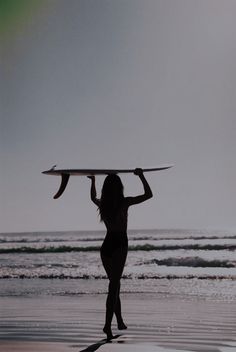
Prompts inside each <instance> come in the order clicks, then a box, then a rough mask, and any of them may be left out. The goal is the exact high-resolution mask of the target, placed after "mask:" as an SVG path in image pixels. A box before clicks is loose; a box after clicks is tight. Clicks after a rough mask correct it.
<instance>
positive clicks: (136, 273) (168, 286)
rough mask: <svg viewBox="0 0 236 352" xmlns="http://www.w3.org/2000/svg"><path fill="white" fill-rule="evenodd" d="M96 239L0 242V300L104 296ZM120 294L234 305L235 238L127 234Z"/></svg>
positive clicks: (79, 234) (53, 235)
mask: <svg viewBox="0 0 236 352" xmlns="http://www.w3.org/2000/svg"><path fill="white" fill-rule="evenodd" d="M104 236H105V232H104V231H74V232H71V231H70V232H32V233H1V234H0V283H1V285H0V296H8V297H9V296H32V295H33V296H34V295H60V296H69V295H84V294H90V295H92V294H100V293H101V294H104V293H106V292H107V284H108V281H107V278H106V275H105V271H104V269H103V267H102V263H101V259H100V253H99V249H100V246H101V244H102V241H103V239H104ZM128 238H129V253H128V257H127V262H126V266H125V269H124V273H123V279H122V287H121V291H122V292H125V293H127V294H129V293H156V294H180V295H183V294H185V295H198V296H204V297H206V298H207V297H210V298H212V297H213V298H219V299H227V300H229V299H233V300H234V299H235V298H236V233H233V232H229V231H213V230H211V231H206V230H179V229H170V230H168V229H165V230H161V229H158V230H130V231H128Z"/></svg>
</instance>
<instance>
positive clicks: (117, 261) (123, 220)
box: [89, 169, 152, 340]
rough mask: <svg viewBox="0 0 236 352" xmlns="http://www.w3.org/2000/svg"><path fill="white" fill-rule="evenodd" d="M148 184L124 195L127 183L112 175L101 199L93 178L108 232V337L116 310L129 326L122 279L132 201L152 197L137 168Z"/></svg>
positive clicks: (93, 197) (105, 256)
mask: <svg viewBox="0 0 236 352" xmlns="http://www.w3.org/2000/svg"><path fill="white" fill-rule="evenodd" d="M134 174H135V175H137V176H139V178H140V180H141V181H142V184H143V187H144V194H142V195H139V196H136V197H124V194H123V184H122V182H121V179H120V177H119V176H118V175H115V174H114V175H113V174H112V175H108V176H107V177H106V179H105V181H104V184H103V187H102V194H101V199H97V192H96V187H95V177H94V176H89V178H90V179H91V181H92V182H91V192H90V195H91V200H92V201H93V202H94V203H95V204H96V205H97V206H98V208H99V212H100V217H101V221H103V222H104V224H105V225H106V228H107V234H106V237H105V239H104V242H103V244H102V247H101V251H100V253H101V259H102V263H103V266H104V269H105V271H106V273H107V276H108V279H109V289H108V295H107V301H106V322H105V326H104V328H103V331H104V333H105V334H106V335H107V339H108V340H109V339H111V338H112V337H113V335H112V330H111V322H112V317H113V315H114V313H115V315H116V319H117V325H118V329H119V330H123V329H127V326H126V325H125V323H124V321H123V318H122V314H121V303H120V279H121V275H122V272H123V269H124V265H125V261H126V257H127V251H128V238H127V233H126V232H127V217H128V216H127V215H128V208H129V206H131V205H134V204H138V203H142V202H144V201H145V200H147V199H149V198H151V197H152V191H151V189H150V186H149V184H148V182H147V180H146V179H145V177H144V175H143V171H142V169H135V172H134Z"/></svg>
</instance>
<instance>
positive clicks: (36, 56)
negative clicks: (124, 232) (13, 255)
mask: <svg viewBox="0 0 236 352" xmlns="http://www.w3.org/2000/svg"><path fill="white" fill-rule="evenodd" d="M22 4H24V9H23V10H22V9H20V8H19V6H18V8H17V9H16V11H15V13H14V16H13V15H12V18H11V16H10V15H11V13H10V15H9V16H8V23H6V25H5V28H4V26H2V27H1V28H0V30H1V33H0V41H1V72H0V74H1V79H0V89H1V121H0V124H1V125H0V165H1V167H0V170H1V171H0V173H1V174H0V198H1V204H0V206H1V208H0V232H25V231H67V230H85V229H87V230H95V229H103V228H104V225H103V224H101V223H100V222H99V217H98V213H97V209H96V207H95V206H94V204H92V202H91V201H90V199H89V189H90V182H89V180H88V179H87V178H86V177H74V178H71V179H70V181H69V184H68V186H67V189H66V191H65V193H64V194H63V195H62V197H61V198H59V199H58V200H54V199H53V195H54V194H55V193H56V191H57V189H58V187H59V184H60V178H57V177H52V176H46V175H43V174H42V173H41V172H42V171H44V170H47V169H49V168H51V167H52V166H53V165H54V164H57V166H58V168H133V167H153V166H159V165H163V164H174V167H173V168H172V169H170V170H167V171H161V172H157V173H149V174H146V177H147V180H148V182H149V183H150V186H151V188H152V190H153V194H154V197H153V198H152V199H151V200H149V201H147V202H145V203H143V204H140V205H136V206H133V207H132V208H131V209H130V210H129V228H130V229H147V228H150V229H153V228H154V229H157V228H185V229H186V228H187V229H216V230H217V229H223V230H228V229H230V230H233V231H234V230H236V217H235V211H236V210H235V209H236V188H235V181H236V164H235V149H236V148H235V147H236V116H235V112H236V40H235V38H236V21H235V14H236V2H235V1H234V0H198V1H195V0H178V1H176V0H145V1H141V0H129V1H127V0H117V1H112V0H98V1H92V0H69V1H67V0H50V1H49V0H42V1H41V2H40V3H39V2H37V1H33V2H32V1H31V2H28V3H27V1H26V0H24V1H23V2H22ZM32 4H33V5H32ZM121 179H122V182H123V184H124V188H125V195H137V194H140V193H142V192H143V189H142V185H141V182H140V180H139V179H138V177H137V176H135V175H132V174H131V175H126V176H121ZM103 180H104V177H102V176H99V177H97V180H96V181H97V190H98V196H99V195H100V190H101V187H102V182H103Z"/></svg>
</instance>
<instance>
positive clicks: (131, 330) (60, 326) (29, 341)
mask: <svg viewBox="0 0 236 352" xmlns="http://www.w3.org/2000/svg"><path fill="white" fill-rule="evenodd" d="M105 299H106V296H105V295H104V294H94V295H76V296H67V297H65V296H32V297H22V296H21V297H0V315H1V322H0V351H1V352H21V351H25V352H41V351H42V352H54V351H57V352H60V351H63V352H67V351H72V352H73V351H78V352H79V351H87V352H91V351H95V350H99V351H101V352H106V351H111V352H112V351H114V352H116V351H123V352H131V351H132V352H139V351H140V352H141V351H147V352H169V351H173V350H178V351H179V350H183V351H199V352H200V351H201V352H219V351H221V352H234V351H235V350H236V304H235V303H236V302H235V301H234V300H226V299H219V298H218V299H212V298H211V299H209V298H207V299H206V298H204V297H197V296H194V297H190V296H183V295H162V294H155V295H154V294H124V295H122V302H123V315H124V318H125V321H126V323H127V325H128V330H126V331H123V332H120V331H119V330H117V328H116V325H115V324H113V333H114V335H117V334H119V335H120V336H119V337H117V338H116V339H113V340H112V341H111V342H109V343H105V342H106V341H105V339H104V338H105V335H104V334H103V333H102V327H103V322H104V314H105Z"/></svg>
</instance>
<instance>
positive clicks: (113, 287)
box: [101, 247, 127, 338]
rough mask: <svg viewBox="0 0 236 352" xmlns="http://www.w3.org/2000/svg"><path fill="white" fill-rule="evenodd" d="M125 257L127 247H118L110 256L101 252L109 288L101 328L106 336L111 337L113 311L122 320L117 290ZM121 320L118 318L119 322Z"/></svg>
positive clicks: (118, 289)
mask: <svg viewBox="0 0 236 352" xmlns="http://www.w3.org/2000/svg"><path fill="white" fill-rule="evenodd" d="M126 257H127V248H125V247H121V248H118V249H117V250H116V251H115V252H113V253H112V255H111V256H110V257H107V256H104V255H102V254H101V258H102V263H103V266H104V269H105V271H106V273H107V276H108V278H109V289H108V295H107V301H106V323H105V326H104V330H103V331H104V332H105V333H106V334H107V336H108V338H112V332H111V322H112V318H113V314H114V312H115V311H116V312H117V314H118V319H119V318H121V320H122V317H121V307H120V298H119V291H120V278H121V275H122V272H123V269H124V265H125V261H126ZM117 304H118V305H117ZM121 320H119V322H120V323H121ZM122 321H123V320H122Z"/></svg>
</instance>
